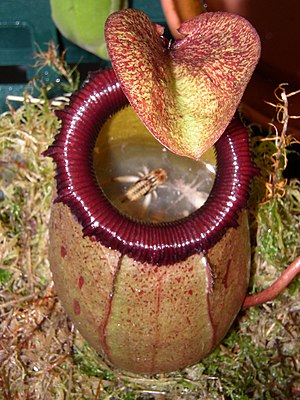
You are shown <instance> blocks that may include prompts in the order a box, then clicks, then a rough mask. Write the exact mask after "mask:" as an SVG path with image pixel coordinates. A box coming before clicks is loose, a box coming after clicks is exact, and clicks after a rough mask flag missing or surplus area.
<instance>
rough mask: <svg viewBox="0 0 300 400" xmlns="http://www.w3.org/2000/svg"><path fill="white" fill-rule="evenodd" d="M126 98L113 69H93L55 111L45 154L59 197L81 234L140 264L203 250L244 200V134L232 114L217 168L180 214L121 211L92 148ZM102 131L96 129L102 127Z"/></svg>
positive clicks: (233, 222)
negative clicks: (161, 218) (156, 217)
mask: <svg viewBox="0 0 300 400" xmlns="http://www.w3.org/2000/svg"><path fill="white" fill-rule="evenodd" d="M127 105H128V100H127V98H126V96H125V95H124V93H123V91H122V89H121V87H120V84H119V82H118V80H117V78H116V76H115V73H114V71H113V70H105V71H99V72H96V73H92V74H91V75H90V77H89V80H88V81H87V82H86V83H85V85H84V86H83V87H82V88H81V89H80V90H79V91H78V92H77V93H75V94H74V95H73V96H72V98H71V101H70V104H69V105H68V106H67V107H66V108H65V109H64V110H63V111H59V112H57V115H58V117H59V118H60V119H61V121H62V127H61V129H60V132H59V134H58V135H57V136H56V137H55V140H54V142H53V144H52V145H51V146H50V147H49V148H48V149H47V150H46V151H45V153H44V155H46V156H50V157H52V158H53V160H54V162H55V164H56V175H55V178H56V182H57V198H56V199H55V202H62V203H63V204H65V205H67V206H68V207H69V209H70V210H71V212H72V213H73V215H74V216H75V217H76V218H77V220H78V221H79V223H80V224H81V226H82V231H83V235H84V236H89V237H91V238H92V239H93V240H96V241H99V242H100V243H101V244H102V245H103V246H106V247H109V248H111V249H114V250H118V251H119V252H120V253H121V254H123V255H127V256H128V257H131V258H133V259H135V260H137V261H140V262H142V263H148V264H153V265H168V264H173V263H176V262H179V261H183V260H185V259H186V258H188V257H189V256H191V255H193V254H196V253H200V252H206V251H208V250H209V249H210V248H211V247H213V246H214V245H215V244H216V243H217V242H218V241H219V240H220V239H221V237H222V236H223V234H224V233H225V232H226V231H227V229H229V228H230V227H237V225H238V222H237V220H238V215H239V212H240V211H241V210H242V209H243V208H245V207H246V206H247V201H248V197H249V185H250V183H251V179H252V177H253V176H254V175H255V173H256V169H255V167H254V166H253V163H252V160H251V152H250V143H249V135H248V132H247V130H246V128H245V127H244V126H243V125H242V123H241V122H240V121H239V120H238V118H236V117H234V118H233V119H232V121H231V122H230V124H229V125H228V127H227V128H226V130H225V132H224V133H223V135H222V136H221V138H220V139H219V140H218V141H217V142H216V144H215V153H216V161H217V172H216V178H215V181H214V185H213V188H212V190H211V192H210V194H209V197H208V199H207V200H206V202H205V203H204V205H203V206H202V207H200V208H199V209H197V210H196V211H194V212H193V213H191V214H190V215H189V216H187V217H185V218H181V219H178V220H175V221H171V222H162V223H151V222H143V221H139V220H135V219H134V218H131V217H129V216H127V215H124V214H123V213H122V212H120V210H118V209H117V208H116V207H115V206H114V205H113V204H112V203H111V202H110V201H109V200H108V199H107V197H106V196H105V194H104V192H103V190H102V188H101V187H100V186H99V184H98V182H97V179H96V176H95V171H94V167H93V150H94V147H95V143H96V140H97V137H98V135H99V132H100V130H101V128H102V126H103V125H104V123H105V122H106V120H107V119H108V118H110V117H111V116H112V115H113V114H115V113H116V112H118V111H119V110H121V109H122V108H123V107H125V106H127ZM100 134H101V132H100Z"/></svg>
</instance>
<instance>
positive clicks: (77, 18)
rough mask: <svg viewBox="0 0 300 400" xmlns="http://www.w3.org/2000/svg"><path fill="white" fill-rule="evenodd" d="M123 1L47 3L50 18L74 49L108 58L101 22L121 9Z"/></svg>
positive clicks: (93, 0) (72, 0)
mask: <svg viewBox="0 0 300 400" xmlns="http://www.w3.org/2000/svg"><path fill="white" fill-rule="evenodd" d="M124 3H126V2H124V1H122V0H117V1H115V0H101V1H99V0H85V1H81V0H63V1H62V0H50V4H51V11H52V19H53V21H54V23H55V24H56V26H57V27H58V29H59V30H60V32H61V33H62V34H63V35H64V36H65V37H66V38H67V39H69V40H70V41H71V42H73V43H75V44H76V45H77V46H79V47H82V48H83V49H85V50H87V51H89V52H91V53H93V54H95V55H96V56H98V57H101V58H104V59H108V54H107V50H106V45H105V40H104V23H105V20H106V18H107V17H108V15H109V14H111V13H112V12H114V11H117V10H119V9H120V8H122V4H124Z"/></svg>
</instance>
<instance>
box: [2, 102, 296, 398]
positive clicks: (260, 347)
mask: <svg viewBox="0 0 300 400" xmlns="http://www.w3.org/2000/svg"><path fill="white" fill-rule="evenodd" d="M27 100H28V101H26V96H25V99H24V104H23V105H22V106H21V107H20V108H19V109H18V110H14V109H12V108H11V110H10V112H8V113H6V114H3V115H2V116H1V119H0V157H1V158H0V163H1V172H0V182H1V191H0V209H1V217H0V221H1V225H0V246H1V249H0V257H1V264H0V398H2V399H5V400H7V399H37V400H39V399H44V400H45V399H54V398H55V399H127V400H130V399H199V398H203V399H252V398H254V399H256V398H260V399H286V398H295V399H296V398H298V397H299V396H300V365H299V358H300V357H299V355H300V342H299V334H300V332H299V322H300V321H299V319H300V317H299V304H300V303H299V301H300V295H299V290H298V289H299V281H298V282H295V283H293V284H292V285H291V287H290V289H289V290H287V291H286V292H285V293H284V294H282V295H281V296H280V298H279V299H277V300H276V301H273V302H270V303H268V304H265V305H263V306H261V307H256V308H253V309H250V310H248V311H247V312H241V314H240V316H239V318H238V320H237V321H236V323H235V326H234V327H233V328H232V329H231V331H230V332H229V334H228V335H227V337H226V339H225V340H224V341H223V343H222V344H221V345H220V346H219V347H218V348H217V349H216V350H215V351H214V352H213V354H212V355H210V356H209V357H208V358H207V359H205V360H204V361H203V362H202V363H199V364H197V365H195V366H193V367H191V368H186V369H184V370H183V371H180V372H178V371H177V372H174V373H170V374H166V375H163V376H153V377H144V376H138V375H132V374H124V373H122V372H120V371H117V370H110V369H109V368H108V367H107V366H106V365H105V364H104V363H103V362H102V361H101V360H100V359H99V358H98V357H97V355H96V354H95V353H94V352H93V350H92V349H90V348H89V347H88V346H87V344H86V343H85V342H84V340H83V339H82V338H81V336H80V335H79V333H78V332H77V331H76V330H74V328H73V325H72V323H71V322H70V321H69V320H68V318H67V317H66V315H65V313H64V311H63V309H62V307H61V305H60V303H59V300H58V299H57V297H56V294H55V289H54V287H53V282H52V278H51V273H50V270H49V263H48V258H47V244H48V233H47V227H48V221H49V210H50V204H51V191H52V184H53V166H52V163H51V161H50V160H49V159H47V158H44V157H43V156H42V152H43V151H44V150H45V149H46V148H47V146H48V145H49V144H50V143H51V142H52V138H53V135H54V134H55V133H56V132H57V131H58V129H59V122H58V121H57V119H56V118H55V116H54V113H53V111H54V106H53V102H52V105H51V101H48V100H46V99H45V98H44V97H43V101H42V102H36V103H37V104H32V102H30V99H28V98H27ZM55 104H56V105H55V107H57V103H55ZM285 133H286V132H285ZM270 135H271V133H270ZM275 136H276V135H275ZM277 136H278V135H277ZM273 137H274V131H273ZM254 142H255V146H254V147H255V151H256V158H257V159H258V160H259V161H260V162H261V161H262V160H261V156H262V154H263V158H264V160H265V161H266V160H267V157H271V160H272V157H273V156H274V154H275V152H276V149H277V150H278V146H277V145H278V142H275V141H274V140H273V141H272V140H269V141H265V142H261V141H256V139H255V140H254ZM274 144H275V148H274V146H273V145H274ZM276 146H277V147H276ZM285 146H286V145H284V147H285ZM281 156H282V155H281ZM281 156H280V157H281ZM275 158H276V156H275ZM273 159H274V158H273ZM273 164H274V162H273V161H270V160H269V159H268V161H267V162H266V163H263V164H262V165H263V166H262V170H263V171H265V172H264V173H263V174H262V177H261V179H264V181H263V182H269V178H270V170H268V168H271V169H272V168H273V167H274V165H273ZM266 165H267V167H266ZM278 165H280V168H281V164H280V163H279V164H278ZM272 171H273V172H274V169H273V170H272ZM273 172H272V173H273ZM277 172H278V170H277V171H276V174H277ZM276 176H277V175H276ZM278 176H279V180H277V183H279V184H280V185H282V183H281V178H282V177H281V175H280V174H279V175H278ZM278 176H277V177H278ZM266 177H267V180H266ZM276 179H277V178H276ZM261 184H262V181H260V182H256V183H255V185H256V186H255V188H254V190H253V193H254V194H253V198H255V199H256V200H255V202H256V203H255V204H257V199H258V197H259V196H263V197H266V196H265V188H266V185H265V183H263V185H261ZM262 187H263V190H261V189H262ZM281 188H282V187H280V189H281ZM259 193H260V194H259ZM262 193H263V195H262ZM274 199H276V200H274ZM272 202H274V204H275V205H272V204H273V203H272ZM260 204H261V205H263V204H267V205H268V207H271V209H272V207H275V210H276V213H277V214H276V223H274V221H273V219H274V218H273V214H272V213H271V211H270V210H269V209H268V208H266V210H263V211H261V209H259V208H257V207H256V208H255V207H254V208H255V213H256V214H255V215H256V216H257V215H258V218H257V219H256V221H257V224H258V225H257V226H256V227H255V232H257V234H256V246H255V248H254V255H255V257H254V259H255V263H254V265H253V268H254V270H253V277H252V287H253V290H255V289H257V288H260V287H265V286H267V285H268V284H269V283H270V281H272V280H274V278H275V277H276V276H277V275H278V274H279V271H280V270H281V269H282V268H284V267H286V265H287V263H288V262H289V260H291V259H293V257H295V256H296V255H297V254H299V243H300V240H299V239H300V236H299V231H300V230H299V223H300V216H299V215H300V212H299V211H300V195H299V182H298V181H293V182H290V183H288V182H285V183H284V196H271V197H270V198H268V201H266V198H264V201H263V202H261V203H260ZM264 207H266V206H264ZM254 208H253V209H254ZM270 215H272V218H269V220H268V222H266V221H265V219H264V218H266V217H268V216H270ZM269 223H270V225H269ZM257 227H258V229H257ZM271 230H273V231H272V232H271ZM278 232H279V233H280V234H281V236H280V239H278V240H277V242H276V241H275V242H274V240H273V241H270V240H269V241H267V244H266V243H265V242H264V241H263V240H264V239H266V237H267V236H268V235H269V234H271V235H273V236H274V238H278ZM270 243H271V245H270ZM272 252H273V253H274V254H273V253H272ZM278 254H279V255H278ZM276 261H279V262H276ZM278 264H279V265H278ZM299 398H300V397H299Z"/></svg>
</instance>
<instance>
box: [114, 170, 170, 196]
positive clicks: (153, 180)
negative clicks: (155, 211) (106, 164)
mask: <svg viewBox="0 0 300 400" xmlns="http://www.w3.org/2000/svg"><path fill="white" fill-rule="evenodd" d="M167 177H168V175H167V172H166V171H165V170H164V169H163V168H155V169H153V170H152V171H150V172H149V173H147V174H146V175H144V176H142V177H141V178H140V179H138V180H137V182H135V184H134V185H132V186H131V187H130V188H129V189H128V190H127V192H126V193H125V194H124V195H123V197H122V199H121V203H125V202H126V201H136V200H138V199H140V198H141V197H143V196H146V195H147V194H149V193H151V192H153V191H154V190H155V189H156V188H157V187H158V186H160V185H162V184H163V183H164V182H165V181H166V179H167ZM124 178H125V179H126V177H118V178H114V180H118V181H121V180H123V179H124Z"/></svg>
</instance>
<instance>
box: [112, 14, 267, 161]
mask: <svg viewBox="0 0 300 400" xmlns="http://www.w3.org/2000/svg"><path fill="white" fill-rule="evenodd" d="M163 31H164V28H163V27H161V26H159V25H156V24H153V23H152V22H151V21H150V20H149V18H148V17H147V16H146V14H144V13H143V12H141V11H138V10H134V9H127V10H123V11H119V12H116V13H114V14H111V15H110V16H109V17H108V19H107V22H106V25H105V37H106V43H107V47H108V52H109V55H110V58H111V62H112V66H113V69H114V71H115V73H116V75H117V77H118V80H119V82H120V84H121V86H122V89H123V91H124V93H125V95H126V96H127V98H128V100H129V102H130V103H131V105H132V107H133V108H134V109H135V111H136V113H137V114H138V116H139V117H140V119H141V120H142V122H143V123H144V125H145V126H146V127H147V128H148V130H149V131H150V132H151V133H152V135H153V136H155V137H156V139H157V140H158V141H159V142H161V143H162V144H163V145H164V146H165V147H167V148H168V149H170V150H171V151H173V152H174V153H176V154H179V155H183V156H187V157H191V158H194V159H199V158H200V157H201V155H202V154H203V153H204V152H205V151H206V150H207V149H208V148H210V147H211V146H212V145H213V144H214V143H215V142H216V141H217V140H218V138H219V137H220V136H221V135H222V133H223V132H224V130H225V128H226V127H227V125H228V123H229V122H230V120H231V119H232V117H233V115H234V113H235V111H236V108H237V106H238V104H239V102H240V100H241V97H242V95H243V93H244V90H245V88H246V86H247V84H248V82H249V80H250V78H251V75H252V73H253V71H254V69H255V66H256V64H257V62H258V59H259V56H260V40H259V37H258V34H257V33H256V31H255V29H254V28H253V27H252V25H251V24H250V23H249V22H248V21H247V20H246V19H244V18H243V17H240V16H238V15H235V14H230V13H226V12H215V13H203V14H200V15H199V16H197V17H196V18H194V19H192V20H189V21H186V22H184V23H183V24H182V25H181V26H180V28H179V32H180V34H181V36H182V39H179V40H176V41H174V42H172V43H171V42H169V41H168V40H167V39H165V38H163V36H162V35H163Z"/></svg>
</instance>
